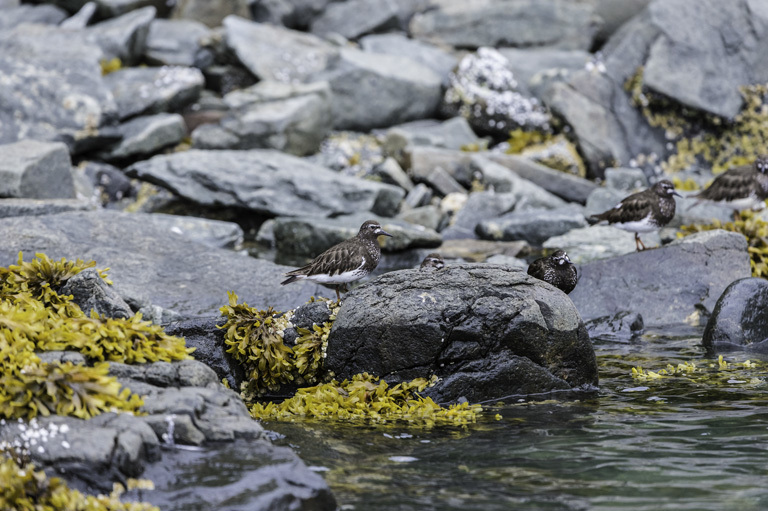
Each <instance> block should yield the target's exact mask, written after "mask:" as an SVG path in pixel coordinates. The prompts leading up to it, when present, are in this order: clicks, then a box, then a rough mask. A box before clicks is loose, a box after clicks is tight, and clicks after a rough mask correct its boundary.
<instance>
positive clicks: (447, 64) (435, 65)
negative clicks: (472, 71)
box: [341, 4, 458, 84]
mask: <svg viewBox="0 0 768 511" xmlns="http://www.w3.org/2000/svg"><path fill="white" fill-rule="evenodd" d="M341 5H343V4H341ZM360 47H361V48H362V49H363V50H364V51H367V52H369V53H384V54H386V55H399V56H402V57H408V58H409V59H411V60H413V61H416V62H418V63H419V64H422V65H424V66H427V67H428V68H429V69H431V70H432V71H434V73H435V74H436V75H437V76H439V77H440V78H441V80H443V82H444V83H445V84H447V80H448V74H449V73H450V72H451V70H453V68H454V67H456V64H457V62H458V59H457V58H456V57H455V56H453V55H451V54H450V53H448V52H446V51H444V50H442V49H440V48H439V47H437V46H434V45H432V44H429V43H425V42H424V41H419V40H418V39H410V38H408V37H406V36H405V35H404V34H400V33H396V32H390V33H387V34H372V35H367V36H365V37H363V38H362V39H360Z"/></svg>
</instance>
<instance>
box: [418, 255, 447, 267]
mask: <svg viewBox="0 0 768 511" xmlns="http://www.w3.org/2000/svg"><path fill="white" fill-rule="evenodd" d="M444 266H445V262H444V261H443V257H442V256H441V255H440V254H438V253H437V252H432V253H431V254H427V257H425V258H424V260H423V261H422V262H421V266H419V269H420V270H423V269H425V268H427V269H429V268H434V269H436V270H439V269H440V268H443V267H444Z"/></svg>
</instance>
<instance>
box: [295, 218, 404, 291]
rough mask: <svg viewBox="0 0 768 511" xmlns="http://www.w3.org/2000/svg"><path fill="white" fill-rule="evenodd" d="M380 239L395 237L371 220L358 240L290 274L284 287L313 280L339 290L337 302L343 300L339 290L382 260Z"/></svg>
mask: <svg viewBox="0 0 768 511" xmlns="http://www.w3.org/2000/svg"><path fill="white" fill-rule="evenodd" d="M379 236H390V237H391V236H392V235H391V234H389V233H388V232H387V231H385V230H384V229H382V228H381V225H380V224H379V222H377V221H376V220H368V221H367V222H364V223H363V225H361V226H360V231H358V233H357V236H355V237H353V238H349V239H348V240H344V241H342V242H341V243H339V244H338V245H334V246H332V247H331V248H329V249H328V250H326V251H325V252H323V253H322V254H320V255H319V256H317V257H315V258H314V259H312V261H310V263H309V264H308V265H306V266H303V267H301V268H298V269H296V270H293V271H289V272H288V273H286V274H285V275H286V276H287V277H288V278H287V279H285V280H284V281H283V282H281V284H282V285H286V284H290V283H291V282H296V281H297V280H303V279H307V280H311V281H313V282H317V283H319V284H330V285H333V286H334V287H335V288H336V298H337V299H338V300H341V295H340V294H339V288H344V289H346V285H347V284H349V283H350V282H355V281H357V280H360V279H362V278H364V277H367V276H368V275H369V274H370V273H371V272H372V271H373V270H375V269H376V266H378V264H379V259H381V247H380V246H379Z"/></svg>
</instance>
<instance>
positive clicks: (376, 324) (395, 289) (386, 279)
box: [325, 264, 597, 402]
mask: <svg viewBox="0 0 768 511" xmlns="http://www.w3.org/2000/svg"><path fill="white" fill-rule="evenodd" d="M403 339H419V342H409V343H403V342H402V340H403ZM325 364H326V368H328V369H329V370H331V371H334V372H335V374H336V376H337V377H339V378H346V377H349V376H351V375H353V374H356V373H360V372H364V371H366V372H369V373H371V374H374V375H377V376H380V377H382V378H384V379H385V380H387V381H388V382H399V381H403V380H409V379H411V378H415V377H425V376H428V375H432V374H435V375H437V376H438V377H439V378H440V381H439V382H438V383H437V384H436V385H435V386H434V387H432V388H429V389H428V390H426V391H425V392H424V394H426V395H429V396H430V397H432V398H433V399H435V400H436V401H438V402H441V401H455V400H458V399H459V398H466V399H467V400H469V401H471V402H477V401H484V400H489V399H499V398H502V397H506V396H510V395H524V394H533V393H537V394H538V393H547V392H556V391H568V390H575V389H577V388H581V389H583V388H586V387H590V386H594V385H596V384H597V364H596V361H595V355H594V351H593V349H592V345H591V343H590V342H589V337H588V336H587V332H586V329H585V328H584V325H583V323H582V322H581V319H580V318H579V315H578V313H577V311H576V309H575V307H573V304H572V303H571V302H570V300H569V299H568V298H567V296H566V295H565V294H563V293H562V292H560V291H558V290H556V289H554V288H552V287H551V286H547V285H546V284H544V283H541V282H539V281H535V279H534V278H533V277H530V276H528V275H527V274H525V273H524V272H522V271H519V270H513V269H510V268H508V267H505V266H497V265H489V264H482V265H478V264H456V265H453V264H451V265H448V266H447V267H446V268H444V269H442V270H440V275H439V278H436V277H435V275H433V273H432V272H422V271H419V270H402V271H397V272H391V273H387V274H385V275H382V276H380V277H378V278H377V279H375V280H373V281H371V282H369V283H367V284H364V285H363V286H360V287H358V288H356V289H355V290H353V291H352V292H350V293H349V294H348V295H347V296H346V297H345V299H344V302H343V304H342V307H341V310H340V311H339V313H338V314H337V318H336V321H335V322H334V324H333V328H332V330H331V334H330V337H329V339H328V350H327V358H326V361H325Z"/></svg>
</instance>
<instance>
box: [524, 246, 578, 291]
mask: <svg viewBox="0 0 768 511" xmlns="http://www.w3.org/2000/svg"><path fill="white" fill-rule="evenodd" d="M528 275H530V276H532V277H536V278H537V279H539V280H543V281H544V282H546V283H548V284H551V285H553V286H555V287H556V288H557V289H559V290H560V291H562V292H563V293H565V294H568V293H570V292H571V291H573V288H575V287H576V282H578V281H579V275H578V273H577V272H576V267H575V266H574V265H573V263H572V262H571V260H570V258H569V257H568V254H566V253H565V250H556V251H555V252H554V253H552V255H550V256H547V257H542V258H539V259H536V260H535V261H534V262H532V263H531V265H530V266H528Z"/></svg>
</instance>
